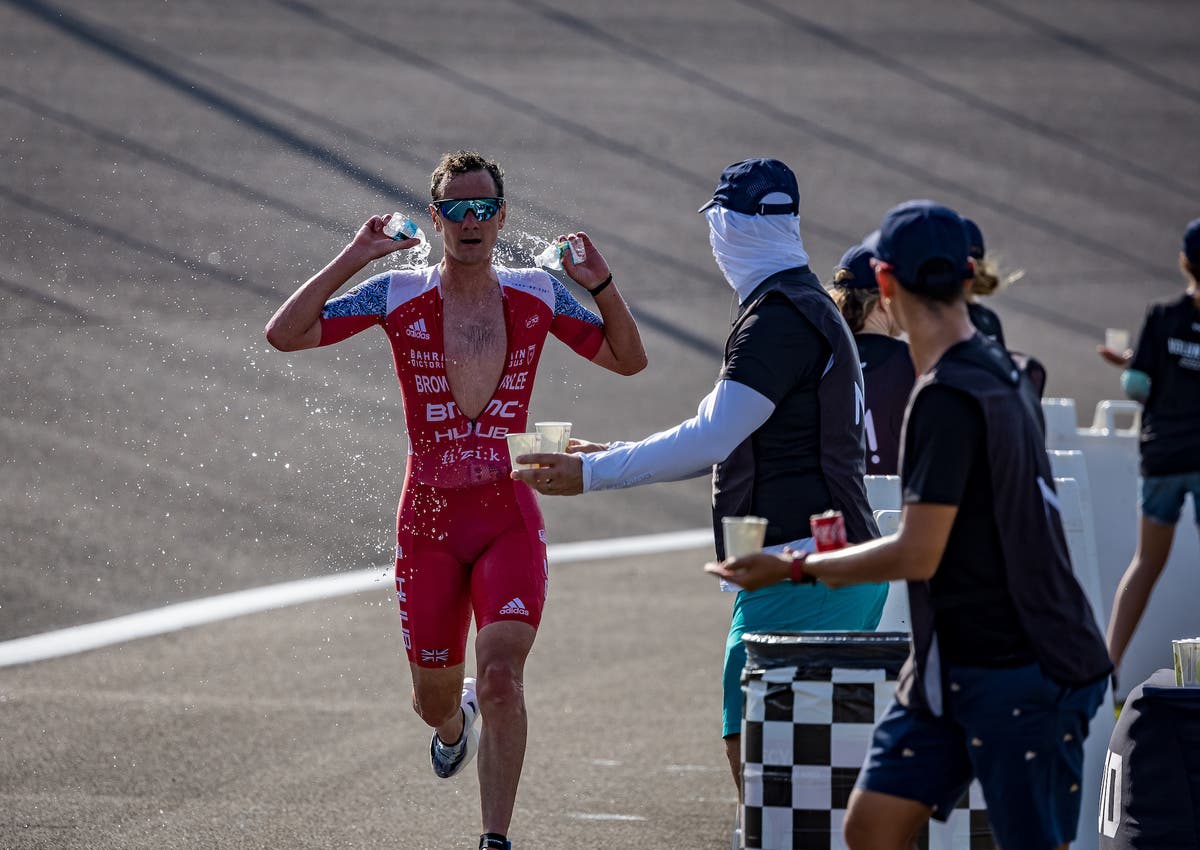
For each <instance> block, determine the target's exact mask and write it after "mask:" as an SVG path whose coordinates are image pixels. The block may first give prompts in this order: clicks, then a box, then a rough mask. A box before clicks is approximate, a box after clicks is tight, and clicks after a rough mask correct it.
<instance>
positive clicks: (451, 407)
mask: <svg viewBox="0 0 1200 850" xmlns="http://www.w3.org/2000/svg"><path fill="white" fill-rule="evenodd" d="M457 415H458V405H456V404H455V403H454V402H452V401H448V402H446V403H445V404H433V403H431V404H426V405H425V421H426V422H445V421H446V420H447V419H453V418H454V417H455V416H457Z"/></svg>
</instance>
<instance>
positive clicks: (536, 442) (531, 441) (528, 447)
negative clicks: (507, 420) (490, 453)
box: [507, 431, 542, 469]
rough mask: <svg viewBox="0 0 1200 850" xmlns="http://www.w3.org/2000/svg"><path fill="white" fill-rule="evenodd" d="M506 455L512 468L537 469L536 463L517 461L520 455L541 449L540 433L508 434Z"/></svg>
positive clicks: (534, 452)
mask: <svg viewBox="0 0 1200 850" xmlns="http://www.w3.org/2000/svg"><path fill="white" fill-rule="evenodd" d="M507 439H508V457H509V461H510V462H511V463H512V468H513V469H537V464H536V463H517V458H518V457H520V456H521V455H531V454H537V453H538V452H540V451H541V450H542V435H541V434H539V433H537V432H536V431H534V432H531V433H521V434H509V435H508V437H507Z"/></svg>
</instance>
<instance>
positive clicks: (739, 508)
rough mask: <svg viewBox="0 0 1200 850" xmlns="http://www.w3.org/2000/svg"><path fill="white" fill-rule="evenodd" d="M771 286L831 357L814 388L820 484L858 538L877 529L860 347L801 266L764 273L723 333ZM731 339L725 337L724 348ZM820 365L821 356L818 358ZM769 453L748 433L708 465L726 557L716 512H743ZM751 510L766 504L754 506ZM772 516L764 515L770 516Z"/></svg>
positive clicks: (715, 521)
mask: <svg viewBox="0 0 1200 850" xmlns="http://www.w3.org/2000/svg"><path fill="white" fill-rule="evenodd" d="M773 292H779V293H781V294H783V295H784V296H786V297H787V299H788V300H789V301H791V302H792V304H793V305H794V306H795V307H796V309H797V310H799V311H800V313H801V314H803V316H804V317H805V318H806V319H807V320H808V321H809V322H811V323H812V325H813V326H814V327H815V328H816V329H817V331H818V332H819V333H820V334H821V336H822V337H824V339H825V341H826V342H827V343H828V345H829V348H830V350H831V351H832V353H833V363H832V365H831V366H830V367H829V371H828V372H826V373H825V375H824V377H823V378H822V379H821V382H820V384H819V386H818V389H817V402H818V406H819V408H820V413H819V416H820V442H821V449H820V453H821V456H820V459H819V460H820V470H821V477H822V478H823V479H824V484H825V487H826V488H827V489H828V491H829V505H828V506H827V508H826V509H828V508H832V509H834V510H839V511H841V512H842V515H843V517H844V518H845V522H846V538H847V540H849V542H851V543H861V542H863V541H866V540H871V539H873V538H876V537H878V536H879V528H878V527H877V526H876V525H875V518H874V515H873V514H872V511H871V506H870V504H869V503H868V502H867V492H866V488H865V486H864V484H863V476H864V475H865V474H866V458H865V447H866V441H865V437H864V431H863V418H864V415H865V407H866V404H865V397H864V391H863V377H862V369H861V368H860V367H859V362H858V347H857V346H856V345H855V342H854V337H853V336H852V335H851V333H850V328H849V327H847V326H846V322H845V320H844V319H843V318H842V316H841V313H839V312H838V310H837V307H836V306H835V305H834V303H833V299H831V298H830V297H829V295H828V293H826V292H825V290H824V289H822V288H821V282H820V280H819V279H818V278H817V276H816V275H815V274H813V273H812V272H811V271H809V269H808V267H807V266H802V267H800V268H794V269H787V270H786V271H782V272H777V273H776V274H773V275H771V276H770V277H768V278H767V279H766V280H764V281H763V282H762V283H761V284H759V286H758V287H757V288H756V289H755V290H754V291H753V292H752V293H751V294H750V297H749V298H747V299H746V302H745V304H744V305H743V309H742V312H741V314H740V315H739V316H738V319H737V321H736V322H734V324H733V328H732V330H731V332H730V335H729V340H730V341H732V340H733V339H734V338H735V337H736V336H737V333H738V330H739V328H740V327H741V325H742V323H743V322H744V321H746V318H747V317H748V316H750V315H751V314H752V313H753V312H754V310H755V308H756V307H757V306H758V304H760V303H761V302H762V300H763V299H764V298H765V297H766V296H767V295H768V294H769V293H773ZM728 351H729V342H726V354H727V355H728ZM822 365H824V364H822ZM770 462H771V459H770V458H756V457H755V456H754V447H753V440H752V438H747V439H746V440H744V441H743V442H742V443H741V445H739V446H738V447H737V448H736V449H734V450H733V451H732V452H731V453H730V455H729V457H727V458H726V459H725V460H724V461H722V462H721V463H719V464H717V466H716V468H715V469H714V470H713V527H714V531H715V535H716V541H717V552H718V554H719V555H721V556H722V557H724V552H723V548H724V547H723V545H722V534H721V518H722V517H726V516H745V515H746V514H748V513H750V511H751V507H752V495H753V492H754V481H755V474H756V469H757V465H758V464H760V463H762V464H769V463H770ZM754 510H755V511H756V512H762V513H765V514H769V513H771V511H770V510H769V509H768V510H764V509H763V507H762V506H754ZM770 518H771V517H770V516H768V519H770ZM799 520H800V521H801V522H802V527H803V528H807V527H808V517H807V516H806V517H802V518H799ZM807 536H808V535H807V534H797V535H796V536H795V537H789V538H788V541H772V540H768V541H767V542H768V545H770V544H771V543H778V542H789V541H790V540H792V539H797V538H799V537H807Z"/></svg>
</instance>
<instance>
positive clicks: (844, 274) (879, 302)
mask: <svg viewBox="0 0 1200 850" xmlns="http://www.w3.org/2000/svg"><path fill="white" fill-rule="evenodd" d="M873 258H874V255H873V254H872V253H871V250H870V249H869V248H867V247H866V246H864V245H861V244H859V245H854V246H851V247H850V248H848V249H847V250H846V253H845V254H843V255H842V259H841V260H840V261H839V262H838V264H837V265H836V266H834V269H833V279H832V280H831V281H830V282H829V283H828V284H827V285H826V287H825V288H826V289H827V290H828V291H829V294H830V295H831V296H832V297H833V303H834V304H836V305H837V308H838V310H839V311H840V312H841V314H842V318H843V319H845V320H846V324H847V326H849V328H850V332H851V333H852V334H854V342H855V344H856V345H857V346H858V359H859V364H860V365H861V366H862V371H863V383H864V384H865V388H866V414H865V416H864V418H863V424H864V429H865V431H866V438H867V474H868V475H895V474H896V473H897V471H898V470H899V465H898V464H899V459H900V430H901V428H902V427H903V425H904V408H905V407H906V406H907V405H908V395H909V393H911V392H912V388H913V382H914V381H915V380H916V377H917V376H916V373H915V372H914V371H913V364H912V354H911V353H910V352H909V350H908V344H907V343H906V342H904V341H903V340H901V339H899V338H898V337H899V336H900V333H901V331H900V325H899V324H897V322H896V319H895V317H894V316H892V314H891V312H890V311H889V310H888V308H887V304H886V303H884V301H883V299H881V298H880V297H879V286H878V285H877V284H876V282H875V270H874V269H873V268H872V267H871V260H872V259H873Z"/></svg>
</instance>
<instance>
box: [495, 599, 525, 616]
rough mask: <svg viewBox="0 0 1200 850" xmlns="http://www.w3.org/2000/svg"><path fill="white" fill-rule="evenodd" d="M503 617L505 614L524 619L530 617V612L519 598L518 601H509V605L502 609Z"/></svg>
mask: <svg viewBox="0 0 1200 850" xmlns="http://www.w3.org/2000/svg"><path fill="white" fill-rule="evenodd" d="M500 614H501V616H503V615H505V614H510V615H511V614H520V615H521V616H522V617H528V616H529V610H528V609H527V608H526V607H525V603H524V602H522V601H521V598H520V597H519V596H518V597H517V598H516V599H513V600H511V601H509V603H508V604H507V605H505V606H504V607H503V608H501V609H500Z"/></svg>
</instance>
